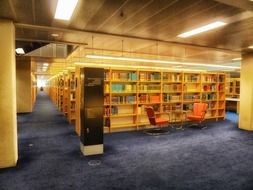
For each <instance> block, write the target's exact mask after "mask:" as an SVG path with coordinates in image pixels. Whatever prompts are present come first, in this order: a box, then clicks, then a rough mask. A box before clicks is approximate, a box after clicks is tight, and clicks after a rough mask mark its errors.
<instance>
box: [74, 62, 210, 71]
mask: <svg viewBox="0 0 253 190" xmlns="http://www.w3.org/2000/svg"><path fill="white" fill-rule="evenodd" d="M75 65H81V66H93V67H116V68H130V69H154V70H169V71H193V72H205V71H206V70H204V69H203V70H202V69H173V68H168V67H152V66H138V65H113V64H104V63H81V62H76V63H75Z"/></svg>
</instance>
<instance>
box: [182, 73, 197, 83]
mask: <svg viewBox="0 0 253 190" xmlns="http://www.w3.org/2000/svg"><path fill="white" fill-rule="evenodd" d="M199 79H200V75H199V74H186V75H184V82H199Z"/></svg>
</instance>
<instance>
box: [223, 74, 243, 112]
mask: <svg viewBox="0 0 253 190" xmlns="http://www.w3.org/2000/svg"><path fill="white" fill-rule="evenodd" d="M226 100H227V101H226V110H228V111H235V112H237V113H239V107H240V78H230V77H227V79H226Z"/></svg>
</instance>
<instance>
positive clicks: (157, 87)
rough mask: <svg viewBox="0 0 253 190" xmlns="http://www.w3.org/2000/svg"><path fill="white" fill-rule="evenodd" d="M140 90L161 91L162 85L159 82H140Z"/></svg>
mask: <svg viewBox="0 0 253 190" xmlns="http://www.w3.org/2000/svg"><path fill="white" fill-rule="evenodd" d="M139 91H140V92H160V91H161V86H160V85H157V84H140V85H139Z"/></svg>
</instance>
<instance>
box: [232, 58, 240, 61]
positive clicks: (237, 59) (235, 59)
mask: <svg viewBox="0 0 253 190" xmlns="http://www.w3.org/2000/svg"><path fill="white" fill-rule="evenodd" d="M241 60H242V58H241V57H237V58H234V59H232V61H241Z"/></svg>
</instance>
